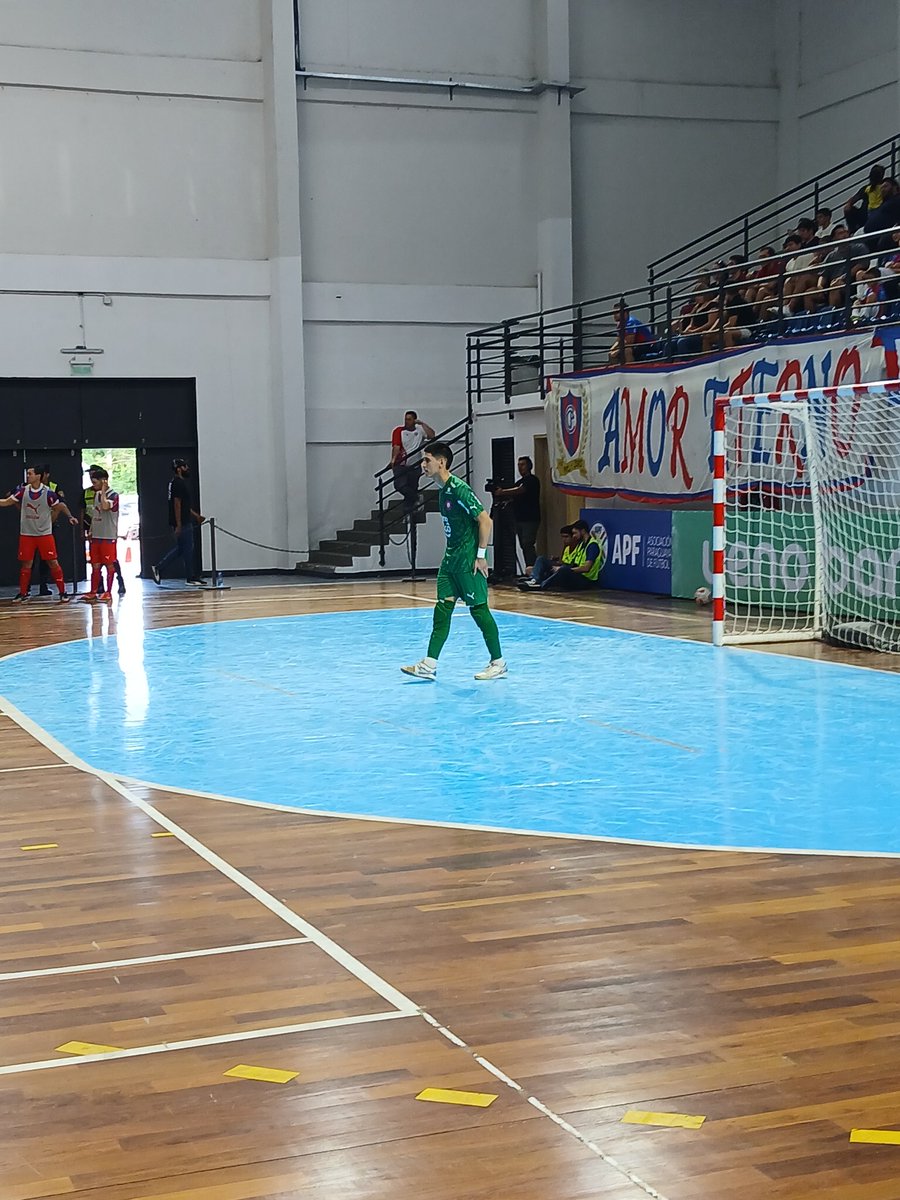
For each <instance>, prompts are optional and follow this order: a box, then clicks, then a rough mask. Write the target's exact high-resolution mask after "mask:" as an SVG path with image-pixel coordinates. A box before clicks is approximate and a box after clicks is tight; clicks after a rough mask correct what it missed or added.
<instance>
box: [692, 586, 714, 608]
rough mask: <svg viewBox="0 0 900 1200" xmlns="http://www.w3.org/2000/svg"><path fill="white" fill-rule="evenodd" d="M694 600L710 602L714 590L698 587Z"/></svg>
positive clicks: (700, 602) (701, 602)
mask: <svg viewBox="0 0 900 1200" xmlns="http://www.w3.org/2000/svg"><path fill="white" fill-rule="evenodd" d="M694 600H695V601H696V602H697V604H709V602H710V600H712V592H711V591H710V590H709V588H697V590H696V592H694Z"/></svg>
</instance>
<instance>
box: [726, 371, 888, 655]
mask: <svg viewBox="0 0 900 1200" xmlns="http://www.w3.org/2000/svg"><path fill="white" fill-rule="evenodd" d="M725 482H726V488H725V640H727V641H733V642H741V641H780V640H787V639H790V638H793V637H818V636H825V637H828V638H830V639H833V640H836V641H839V642H842V643H845V644H849V645H856V646H866V647H870V648H874V649H877V650H882V651H890V652H894V653H900V594H898V593H900V589H898V576H900V384H871V385H869V386H868V387H867V388H865V389H859V388H838V389H830V388H829V389H823V390H819V391H811V392H810V393H809V394H808V396H805V397H803V398H797V399H794V398H791V397H789V396H787V395H786V396H784V397H781V398H778V399H774V400H770V401H757V402H755V403H752V404H743V405H740V406H735V407H729V408H728V409H727V410H726V414H725Z"/></svg>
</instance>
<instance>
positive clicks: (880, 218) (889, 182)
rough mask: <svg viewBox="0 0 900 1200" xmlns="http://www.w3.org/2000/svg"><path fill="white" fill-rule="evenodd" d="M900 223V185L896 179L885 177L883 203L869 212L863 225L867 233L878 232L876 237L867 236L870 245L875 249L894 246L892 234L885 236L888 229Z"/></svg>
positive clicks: (882, 194) (882, 190) (885, 248)
mask: <svg viewBox="0 0 900 1200" xmlns="http://www.w3.org/2000/svg"><path fill="white" fill-rule="evenodd" d="M895 225H900V186H898V184H897V180H896V179H885V181H884V182H883V183H882V185H881V203H880V204H879V205H878V207H877V208H876V209H874V210H873V211H872V212H870V213H869V216H868V218H867V219H866V223H865V225H864V226H863V232H864V233H865V234H876V235H879V236H876V237H866V241H867V242H868V244H869V247H870V248H871V249H874V250H888V249H890V248H891V246H892V244H893V243H892V242H891V239H890V234H888V235H887V236H884V231H885V230H886V229H891V228H893V226H895Z"/></svg>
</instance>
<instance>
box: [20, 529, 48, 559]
mask: <svg viewBox="0 0 900 1200" xmlns="http://www.w3.org/2000/svg"><path fill="white" fill-rule="evenodd" d="M35 550H37V552H38V554H40V556H41V558H42V559H43V560H44V562H52V561H53V560H54V558H56V539H55V538H54V537H53V534H52V533H45V534H44V535H43V537H34V536H33V535H32V534H30V533H20V534H19V562H20V563H30V562H31V561H32V559H33V558H34V552H35Z"/></svg>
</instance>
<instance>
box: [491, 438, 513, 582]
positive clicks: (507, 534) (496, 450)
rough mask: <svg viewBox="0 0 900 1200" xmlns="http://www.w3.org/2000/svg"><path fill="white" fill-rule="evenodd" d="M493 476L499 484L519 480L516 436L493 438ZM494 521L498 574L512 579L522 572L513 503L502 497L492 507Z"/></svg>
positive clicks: (506, 484)
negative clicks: (520, 570)
mask: <svg viewBox="0 0 900 1200" xmlns="http://www.w3.org/2000/svg"><path fill="white" fill-rule="evenodd" d="M491 477H492V478H493V480H494V482H495V483H496V484H497V486H498V487H512V486H513V484H514V483H515V482H516V440H515V438H511V437H504V438H491ZM491 517H492V519H493V522H494V571H493V574H494V577H495V578H497V579H508V578H509V577H510V576H511V575H517V574H518V566H517V563H516V522H515V517H514V515H513V507H512V503H511V502H510V501H509V500H501V501H499V503H495V504H494V505H493V506H492V507H491Z"/></svg>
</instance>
